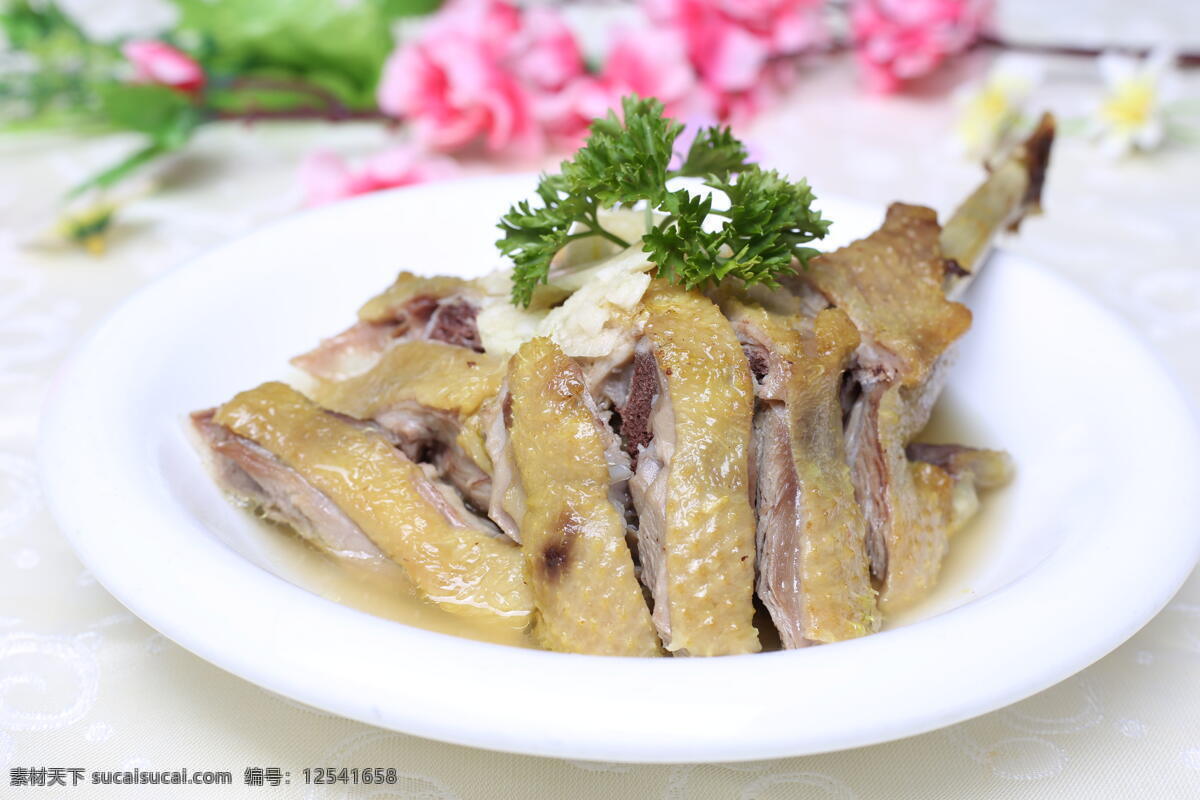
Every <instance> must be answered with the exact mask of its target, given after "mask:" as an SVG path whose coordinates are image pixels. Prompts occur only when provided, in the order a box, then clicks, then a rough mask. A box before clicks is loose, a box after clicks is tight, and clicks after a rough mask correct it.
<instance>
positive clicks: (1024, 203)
mask: <svg viewBox="0 0 1200 800" xmlns="http://www.w3.org/2000/svg"><path fill="white" fill-rule="evenodd" d="M1052 139H1053V122H1052V120H1050V119H1049V118H1044V119H1043V121H1042V124H1041V125H1040V126H1039V128H1038V130H1037V131H1035V133H1034V134H1033V136H1031V137H1030V139H1029V140H1028V141H1026V142H1025V143H1024V145H1022V146H1021V147H1019V148H1018V149H1017V150H1016V151H1015V152H1014V154H1013V155H1012V156H1010V157H1009V158H1008V159H1007V160H1006V161H1005V162H1004V163H1002V164H1000V165H999V166H998V167H997V168H996V169H995V170H994V171H993V172H992V173H991V174H990V175H989V177H988V178H987V179H986V180H985V181H984V182H983V184H982V185H981V186H980V188H979V189H977V190H976V191H975V192H974V193H973V194H972V195H971V197H970V198H968V200H967V201H966V202H965V203H964V204H963V206H962V207H961V208H960V209H959V210H958V211H957V212H956V213H955V214H954V215H953V216H952V217H951V219H950V221H949V222H948V223H947V226H946V230H945V231H942V232H939V231H938V228H937V223H936V220H935V219H934V217H933V215H932V212H930V211H929V210H928V209H921V208H919V207H916V206H903V205H899V204H897V205H893V206H892V208H891V209H889V211H888V216H887V220H886V221H885V222H884V225H883V227H882V228H881V229H880V230H879V231H877V232H876V233H874V234H872V235H871V236H869V237H867V238H866V239H864V240H862V241H860V242H855V243H854V244H851V245H850V246H848V247H845V248H842V249H841V250H838V251H837V252H835V253H832V254H829V255H828V256H822V257H821V258H818V259H815V260H814V262H813V264H814V269H813V273H814V274H813V275H812V276H811V280H812V281H813V283H814V284H815V285H816V286H817V287H818V288H819V289H821V291H822V292H824V293H825V294H826V296H828V297H829V298H830V299H831V300H832V301H833V302H834V303H835V304H837V305H838V306H839V307H844V308H845V309H846V311H847V313H848V314H850V316H851V318H852V319H854V321H855V324H856V325H857V326H858V328H859V331H860V333H861V334H862V337H863V344H862V345H861V346H860V347H859V349H858V352H857V367H856V369H855V371H854V380H855V383H856V384H857V388H856V389H855V390H853V391H852V392H850V393H848V395H856V399H855V400H854V401H853V406H852V407H851V410H850V413H849V415H848V417H847V422H846V434H847V453H848V456H849V459H850V463H851V468H852V474H853V478H854V485H855V492H856V495H857V497H858V499H859V502H860V503H861V504H862V507H863V511H864V514H865V516H866V519H867V524H868V526H869V534H868V537H867V551H868V555H869V556H870V560H871V574H872V577H873V578H874V580H875V581H876V583H877V584H878V586H879V589H880V598H879V602H880V606H881V607H882V608H884V609H888V608H894V607H899V606H903V605H907V604H910V603H912V602H913V601H915V600H917V599H919V598H920V597H921V596H922V595H923V594H924V593H925V592H926V591H928V589H929V588H930V587H931V586H932V585H933V583H934V581H935V580H936V577H937V573H938V570H939V569H940V567H941V561H942V557H943V556H944V555H945V552H946V548H947V546H948V539H949V535H950V534H951V533H952V532H953V531H954V530H955V529H956V528H957V527H958V526H959V525H961V523H962V522H963V521H965V519H966V518H967V517H969V516H970V514H969V513H959V512H958V511H955V510H954V509H953V508H952V509H951V510H950V511H947V510H946V509H947V506H946V503H945V502H944V498H945V496H946V492H947V491H951V492H952V493H954V492H956V494H955V495H954V496H955V498H956V499H957V502H958V506H957V508H959V509H960V510H961V509H965V508H967V507H968V506H970V504H971V503H972V502H975V501H974V481H973V479H972V480H965V479H962V478H961V477H959V478H957V479H956V477H955V476H952V475H950V474H949V473H948V472H947V471H946V470H944V469H942V468H941V467H938V466H937V465H935V464H930V463H926V462H916V463H910V461H909V460H908V458H907V457H906V453H905V447H906V446H907V445H908V443H909V442H910V441H911V440H912V438H913V437H914V436H915V435H916V434H917V433H918V432H919V431H920V430H921V429H922V428H923V427H924V425H925V423H926V422H927V421H928V419H929V414H930V412H931V410H932V408H933V406H934V403H935V402H936V400H937V397H938V395H939V393H940V391H941V388H942V386H943V385H944V383H945V379H946V375H947V372H948V367H949V364H950V361H951V359H952V354H953V347H952V346H953V344H954V342H955V340H956V339H957V337H958V336H959V335H961V333H962V332H963V331H964V330H965V329H966V326H967V324H969V322H970V314H969V312H967V311H966V309H965V308H964V307H963V306H961V305H959V304H958V303H954V302H951V301H949V300H948V299H947V297H946V292H947V291H950V292H952V293H955V292H957V291H960V290H961V288H962V287H963V286H965V285H966V283H965V282H966V280H967V279H968V278H969V276H970V275H974V274H975V273H976V272H977V271H978V267H979V264H980V263H981V261H982V257H983V253H984V252H985V251H986V249H987V247H988V246H989V243H990V241H991V237H992V236H993V235H994V234H995V233H996V232H997V231H999V230H1000V229H1001V228H1002V227H1003V226H1004V225H1006V224H1009V223H1011V222H1013V221H1014V220H1018V219H1020V218H1021V217H1022V216H1023V215H1024V214H1026V213H1028V212H1029V211H1030V210H1032V206H1035V205H1036V203H1037V199H1038V197H1039V196H1040V191H1041V181H1042V179H1043V177H1044V174H1045V169H1046V163H1047V159H1048V153H1049V143H1050V142H1051V141H1052ZM946 258H950V259H951V260H953V261H954V262H955V267H956V268H955V269H951V270H950V274H949V275H948V274H947V271H946V268H945V263H944V260H945V259H946ZM957 272H966V273H968V275H967V276H962V275H956V274H955V273H957ZM947 487H948V488H947ZM939 498H940V499H939ZM971 513H973V509H971Z"/></svg>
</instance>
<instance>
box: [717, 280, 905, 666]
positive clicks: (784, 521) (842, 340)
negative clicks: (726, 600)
mask: <svg viewBox="0 0 1200 800" xmlns="http://www.w3.org/2000/svg"><path fill="white" fill-rule="evenodd" d="M722 307H723V310H724V311H725V312H726V314H727V316H729V318H730V320H731V321H732V322H733V325H734V330H736V331H737V333H738V337H739V338H740V339H741V341H742V345H743V347H744V348H745V349H746V351H747V356H748V358H749V361H750V363H751V367H752V370H753V371H754V373H755V375H756V378H757V380H756V383H755V387H756V390H757V394H758V408H757V411H756V412H755V416H754V435H755V441H756V445H757V446H756V448H755V449H756V451H757V457H758V509H757V510H758V596H759V598H760V599H761V600H762V601H763V604H764V605H765V606H766V608H767V610H768V612H769V613H770V615H771V619H772V621H773V622H774V623H775V627H776V629H777V630H778V631H779V636H780V640H781V641H782V643H783V646H784V647H787V648H793V647H804V646H806V645H809V644H814V643H820V642H836V641H841V640H844V639H850V638H854V637H857V636H863V635H865V634H867V633H873V632H875V631H877V630H879V626H880V622H881V617H880V615H879V612H878V610H877V607H876V600H875V590H874V589H873V588H872V586H871V577H870V570H869V566H868V563H867V555H866V543H865V539H866V533H867V525H866V520H865V519H864V518H863V513H862V510H861V509H860V508H859V505H858V503H857V502H856V501H855V496H854V486H853V484H852V482H851V478H850V468H849V467H848V466H847V461H846V448H845V441H844V436H843V432H842V407H841V399H840V392H841V387H842V378H843V375H844V374H845V372H846V370H847V369H848V367H849V365H850V360H851V357H852V355H853V353H854V349H855V348H856V347H857V346H858V344H859V338H858V332H857V331H856V330H855V328H854V325H853V323H851V322H850V319H849V318H848V317H847V316H846V314H845V313H844V312H842V311H841V310H839V309H827V310H825V311H821V312H820V313H818V314H817V315H816V317H815V319H812V320H807V319H805V318H796V317H781V316H778V315H776V314H771V313H770V312H768V311H766V310H764V309H762V308H761V307H757V306H754V305H747V304H745V303H741V302H739V301H737V300H727V301H726V302H724V303H723V304H722ZM801 321H804V322H807V323H808V324H807V325H806V326H804V327H806V328H809V329H808V330H804V329H802V327H801V325H800V324H799V323H800V322H801Z"/></svg>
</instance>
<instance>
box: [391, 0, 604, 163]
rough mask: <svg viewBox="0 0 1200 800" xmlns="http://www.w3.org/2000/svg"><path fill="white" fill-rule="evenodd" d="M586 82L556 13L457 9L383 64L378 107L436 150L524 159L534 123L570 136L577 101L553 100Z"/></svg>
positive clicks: (477, 5)
mask: <svg viewBox="0 0 1200 800" xmlns="http://www.w3.org/2000/svg"><path fill="white" fill-rule="evenodd" d="M583 77H584V65H583V58H582V56H581V55H580V52H579V46H578V44H577V43H576V41H575V37H574V36H572V34H571V31H570V29H569V28H567V26H566V24H565V23H564V22H563V21H562V19H561V17H559V16H558V14H557V13H555V12H554V11H552V10H550V9H545V8H541V9H532V10H530V11H527V12H524V13H522V12H521V11H519V10H518V9H517V8H516V7H515V6H513V5H511V4H509V3H506V2H502V1H501V0H457V2H452V3H450V4H449V5H447V6H446V7H445V8H444V9H443V10H442V11H441V12H439V13H438V14H437V15H436V16H435V17H434V18H433V19H432V20H431V21H430V23H429V24H428V25H427V27H426V28H425V30H424V31H423V32H422V33H421V35H420V36H419V38H417V39H416V40H415V41H414V42H411V43H409V44H406V45H404V46H402V47H401V48H399V49H398V50H397V51H396V52H395V53H393V54H392V56H391V57H390V58H389V59H388V62H387V64H386V65H385V66H384V73H383V78H382V80H381V81H380V85H379V90H378V100H379V106H380V108H381V109H383V110H384V111H385V112H386V113H388V114H392V115H394V116H399V117H406V118H408V119H410V120H411V121H412V123H413V126H414V128H415V129H416V131H417V135H418V137H419V138H420V140H421V141H422V142H424V143H425V144H427V145H428V146H429V147H432V148H434V149H437V150H444V151H452V150H461V149H464V148H467V147H469V146H471V145H473V144H475V143H477V142H482V143H483V144H485V146H486V147H487V149H488V150H490V151H492V152H499V151H507V152H515V153H523V152H524V153H531V152H532V151H533V150H535V149H536V148H537V147H538V146H539V145H540V144H541V138H542V137H541V131H540V130H539V127H538V123H539V121H542V122H546V123H547V124H549V125H550V127H552V128H556V129H569V128H572V127H574V125H573V123H571V122H569V118H570V117H571V116H572V115H573V114H575V113H576V112H577V111H578V109H579V108H580V106H579V104H578V102H576V95H578V91H575V90H573V92H572V95H571V96H570V97H564V98H560V97H558V95H559V94H561V93H563V92H564V91H565V90H566V89H567V87H568V86H570V85H572V84H574V83H577V82H578V81H580V80H581V79H582V78H583Z"/></svg>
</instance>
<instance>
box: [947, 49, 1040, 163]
mask: <svg viewBox="0 0 1200 800" xmlns="http://www.w3.org/2000/svg"><path fill="white" fill-rule="evenodd" d="M1043 71H1044V70H1043V68H1042V63H1041V61H1039V60H1037V59H1034V58H1031V57H1029V56H1022V55H1014V54H1009V55H1004V56H1001V57H1000V58H998V59H996V61H995V62H994V63H993V64H992V68H991V70H989V72H988V74H987V77H986V78H984V79H983V82H982V83H980V84H978V85H976V86H973V87H970V88H968V89H967V91H965V92H964V93H962V94H961V95H960V96H959V104H960V105H961V109H962V110H961V111H960V112H959V116H958V122H957V123H956V124H955V126H954V133H955V137H956V138H957V139H958V142H959V144H960V145H961V146H962V149H963V151H964V152H965V153H966V154H967V155H969V156H971V157H973V158H981V157H984V156H988V155H990V154H991V153H992V152H994V151H995V150H996V148H997V147H998V146H999V145H1000V144H1001V142H1003V141H1004V139H1005V138H1006V137H1007V136H1008V135H1009V134H1010V133H1011V132H1012V130H1013V129H1014V128H1015V127H1016V126H1017V125H1018V123H1020V121H1021V114H1022V111H1023V110H1024V108H1025V104H1026V102H1028V100H1029V96H1030V95H1031V94H1032V93H1033V90H1034V89H1036V88H1037V86H1038V85H1039V84H1040V83H1041V82H1042V76H1043Z"/></svg>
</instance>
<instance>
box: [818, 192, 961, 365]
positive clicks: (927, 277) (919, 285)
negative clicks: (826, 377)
mask: <svg viewBox="0 0 1200 800" xmlns="http://www.w3.org/2000/svg"><path fill="white" fill-rule="evenodd" d="M940 232H941V229H940V228H939V227H938V224H937V214H936V213H934V211H933V210H932V209H928V208H923V207H921V206H911V205H905V204H903V203H893V204H892V205H891V207H889V208H888V212H887V217H886V219H885V220H884V223H883V226H882V227H881V228H880V229H879V230H877V231H875V232H874V233H872V234H871V235H870V236H868V237H867V238H865V239H860V240H859V241H857V242H853V243H852V244H849V245H847V246H846V247H843V248H840V249H838V250H835V251H833V252H832V253H825V254H822V255H820V256H818V257H817V258H814V259H813V260H812V262H811V263H810V265H809V270H808V271H807V272H806V273H804V277H805V278H806V279H807V280H809V281H810V282H811V283H812V284H813V285H814V286H815V287H816V288H817V289H818V290H819V291H820V292H821V293H822V294H824V295H825V296H826V297H827V298H828V299H829V301H830V302H831V303H832V304H833V305H835V306H837V307H838V308H840V309H842V310H843V311H845V312H846V314H848V315H849V317H850V319H851V320H853V321H854V325H855V327H857V328H858V331H859V334H860V335H861V336H862V344H861V345H860V346H859V350H858V362H859V365H860V368H862V369H867V370H871V371H872V372H874V373H876V375H877V376H878V377H879V379H885V380H889V381H891V380H898V381H900V382H901V383H903V384H905V385H907V386H915V385H919V384H921V383H923V382H925V380H927V379H928V377H929V374H930V372H931V371H932V369H933V365H934V363H935V362H936V361H937V359H938V357H939V356H940V355H941V354H942V353H943V352H944V351H945V350H946V348H947V347H949V346H950V344H951V343H952V342H953V341H954V340H955V339H957V338H958V337H960V336H961V335H962V334H963V333H964V332H966V330H967V328H968V327H970V325H971V312H970V311H968V310H967V308H966V306H963V305H962V304H960V303H952V302H950V301H948V300H947V299H946V297H945V294H944V293H943V291H942V280H943V275H944V269H943V265H942V258H941V251H940V249H939V245H938V236H939V234H940Z"/></svg>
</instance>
